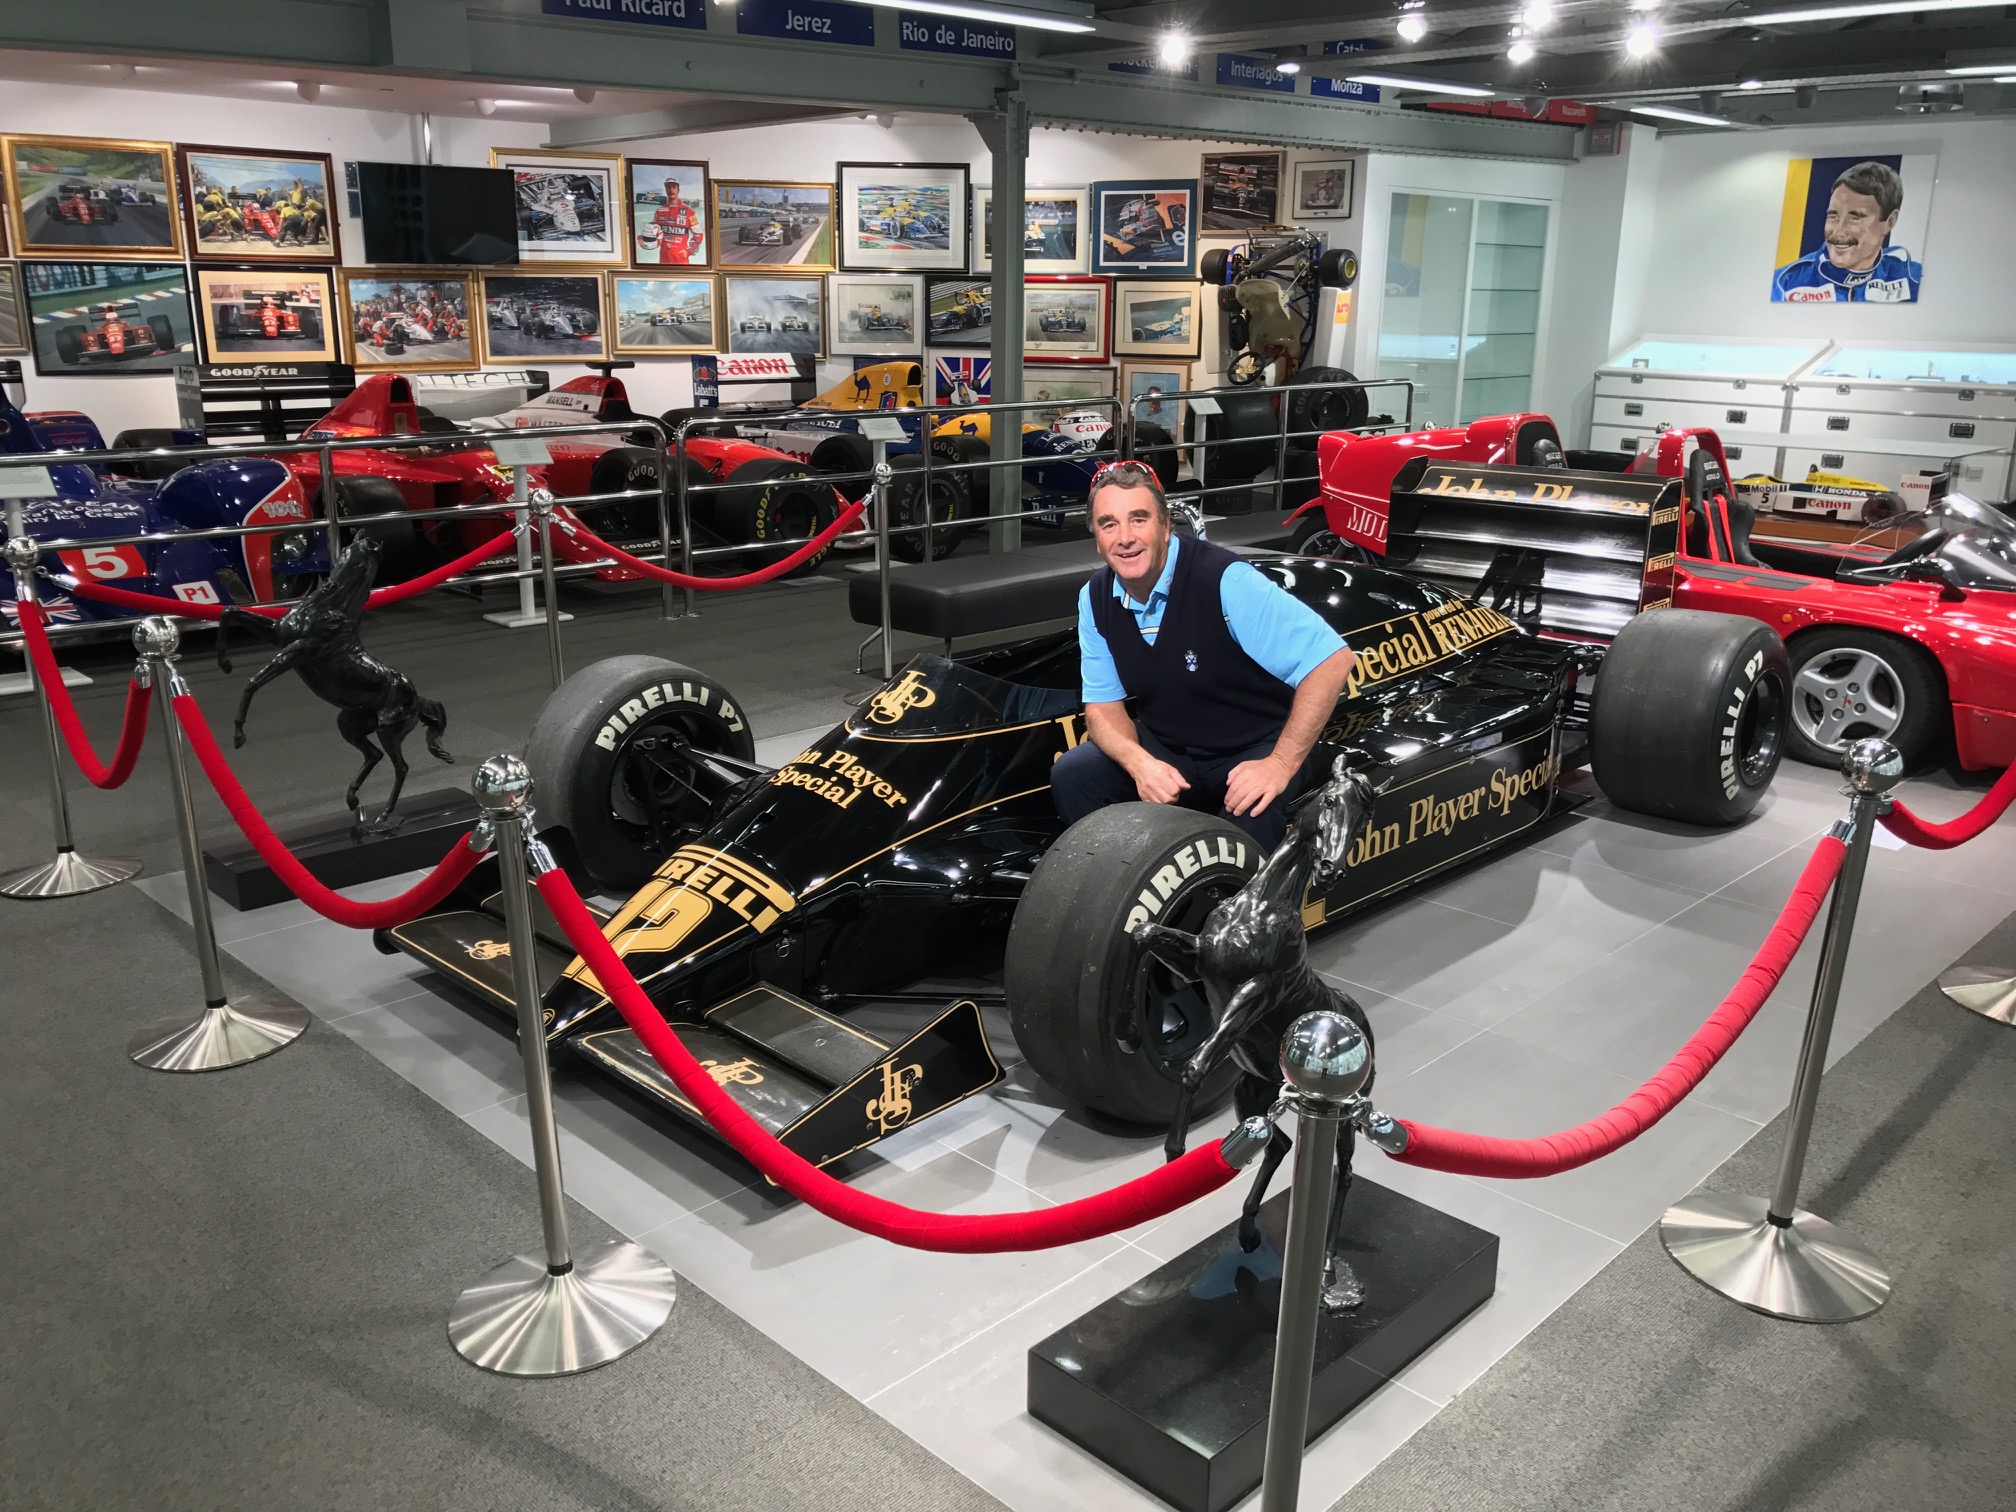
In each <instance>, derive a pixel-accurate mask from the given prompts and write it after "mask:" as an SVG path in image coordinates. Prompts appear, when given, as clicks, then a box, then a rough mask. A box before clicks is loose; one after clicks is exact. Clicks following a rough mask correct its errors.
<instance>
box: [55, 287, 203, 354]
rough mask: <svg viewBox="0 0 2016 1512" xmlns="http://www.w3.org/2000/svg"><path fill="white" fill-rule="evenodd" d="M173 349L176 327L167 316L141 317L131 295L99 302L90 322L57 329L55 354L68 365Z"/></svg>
mask: <svg viewBox="0 0 2016 1512" xmlns="http://www.w3.org/2000/svg"><path fill="white" fill-rule="evenodd" d="M175 349H176V341H175V327H174V325H173V324H172V323H171V322H170V321H169V319H168V317H167V316H166V315H150V316H146V317H144V318H143V317H142V316H141V313H140V306H139V305H137V304H135V303H134V302H133V301H132V300H130V299H122V300H117V301H115V302H113V303H111V304H105V305H100V306H99V307H98V315H97V318H96V319H94V320H93V321H92V322H91V323H90V324H89V325H71V326H63V327H61V328H60V329H58V331H57V332H56V355H57V356H58V357H60V358H62V359H63V362H64V365H65V366H67V367H90V366H95V365H96V364H98V363H101V362H127V361H130V360H132V359H133V358H136V357H154V356H158V355H159V354H161V353H163V352H172V351H174V350H175Z"/></svg>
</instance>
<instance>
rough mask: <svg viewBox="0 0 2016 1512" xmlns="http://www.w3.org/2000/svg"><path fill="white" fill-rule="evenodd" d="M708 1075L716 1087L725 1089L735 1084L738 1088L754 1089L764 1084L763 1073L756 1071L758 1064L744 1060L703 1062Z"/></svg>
mask: <svg viewBox="0 0 2016 1512" xmlns="http://www.w3.org/2000/svg"><path fill="white" fill-rule="evenodd" d="M700 1064H701V1065H703V1066H705V1067H706V1068H707V1074H708V1075H709V1076H711V1077H713V1078H714V1085H715V1086H717V1087H725V1086H727V1085H728V1083H730V1082H734V1083H735V1085H737V1086H738V1087H754V1086H759V1085H761V1084H762V1081H763V1073H762V1072H761V1071H758V1070H757V1069H756V1062H754V1061H753V1060H749V1059H748V1058H746V1057H745V1058H743V1059H742V1060H738V1061H715V1060H703V1061H702V1062H700Z"/></svg>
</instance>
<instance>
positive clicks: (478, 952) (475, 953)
mask: <svg viewBox="0 0 2016 1512" xmlns="http://www.w3.org/2000/svg"><path fill="white" fill-rule="evenodd" d="M463 948H464V949H466V950H467V951H468V952H469V959H470V960H472V961H494V960H496V959H498V958H499V957H500V956H508V955H509V954H511V942H510V941H509V940H473V941H471V942H470V943H469V944H468V945H466V946H465V947H463Z"/></svg>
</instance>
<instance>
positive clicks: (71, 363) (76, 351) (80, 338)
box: [56, 326, 84, 367]
mask: <svg viewBox="0 0 2016 1512" xmlns="http://www.w3.org/2000/svg"><path fill="white" fill-rule="evenodd" d="M56 355H57V356H58V357H60V358H62V359H63V365H64V366H65V367H79V366H81V365H82V364H83V361H84V333H83V332H82V331H81V330H80V329H79V328H78V327H76V326H65V327H64V328H63V329H62V330H60V331H58V332H57V333H56Z"/></svg>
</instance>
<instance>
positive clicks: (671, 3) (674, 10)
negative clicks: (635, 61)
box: [539, 0, 707, 31]
mask: <svg viewBox="0 0 2016 1512" xmlns="http://www.w3.org/2000/svg"><path fill="white" fill-rule="evenodd" d="M539 9H540V10H541V11H543V12H544V13H545V14H547V15H549V16H572V17H575V18H577V19H579V20H584V21H627V22H629V23H631V24H632V25H634V26H683V27H687V28H689V29H691V30H693V31H705V30H707V0H539Z"/></svg>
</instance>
